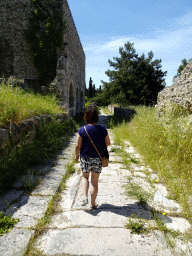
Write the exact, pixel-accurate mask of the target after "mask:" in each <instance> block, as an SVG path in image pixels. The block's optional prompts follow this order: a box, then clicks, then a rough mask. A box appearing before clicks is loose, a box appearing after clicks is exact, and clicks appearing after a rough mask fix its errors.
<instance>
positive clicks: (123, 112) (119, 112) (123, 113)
mask: <svg viewBox="0 0 192 256" xmlns="http://www.w3.org/2000/svg"><path fill="white" fill-rule="evenodd" d="M108 109H109V110H110V111H111V113H113V114H114V116H116V117H121V118H125V119H129V118H130V117H132V116H133V115H134V114H136V111H135V110H134V109H130V108H119V107H114V106H113V105H108Z"/></svg>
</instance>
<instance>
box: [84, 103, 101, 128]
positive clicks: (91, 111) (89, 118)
mask: <svg viewBox="0 0 192 256" xmlns="http://www.w3.org/2000/svg"><path fill="white" fill-rule="evenodd" d="M84 120H85V122H86V123H88V124H92V123H97V122H98V120H99V115H98V112H97V110H96V109H95V107H94V106H92V105H90V106H89V107H88V108H87V109H86V111H85V115H84Z"/></svg>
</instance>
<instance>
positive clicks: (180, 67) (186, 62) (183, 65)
mask: <svg viewBox="0 0 192 256" xmlns="http://www.w3.org/2000/svg"><path fill="white" fill-rule="evenodd" d="M191 60H192V59H189V60H188V61H187V60H186V59H183V60H182V61H181V63H182V64H181V65H180V66H179V68H178V70H177V75H175V76H174V77H173V80H174V78H177V77H180V75H181V72H182V71H183V69H184V68H185V67H186V66H187V64H188V63H189V62H190V61H191Z"/></svg>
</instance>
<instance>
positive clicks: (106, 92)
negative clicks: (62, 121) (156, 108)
mask: <svg viewBox="0 0 192 256" xmlns="http://www.w3.org/2000/svg"><path fill="white" fill-rule="evenodd" d="M133 45H134V43H130V42H127V43H125V45H124V48H123V47H120V48H119V54H120V57H113V60H114V61H111V60H108V62H109V65H110V66H111V67H113V68H114V70H107V71H106V72H105V73H106V75H107V76H108V77H109V81H110V82H104V81H101V82H102V83H103V88H104V89H103V90H102V92H101V94H100V95H98V97H99V98H100V99H101V102H102V101H103V100H104V99H105V100H106V104H109V103H116V102H120V103H121V105H122V106H125V105H127V104H132V105H138V104H144V105H149V104H154V103H155V102H156V101H157V94H158V92H159V91H161V90H162V89H163V88H164V87H165V79H164V76H165V75H166V73H167V71H165V72H163V71H161V68H162V65H161V59H160V60H154V61H152V59H153V56H154V54H153V52H152V51H151V52H149V53H148V58H145V55H144V53H143V54H142V55H141V56H140V57H139V56H138V54H136V50H135V49H134V47H133ZM96 103H97V104H98V102H96ZM104 106H106V105H105V104H104Z"/></svg>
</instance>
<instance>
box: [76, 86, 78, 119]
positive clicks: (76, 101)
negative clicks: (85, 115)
mask: <svg viewBox="0 0 192 256" xmlns="http://www.w3.org/2000/svg"><path fill="white" fill-rule="evenodd" d="M77 114H79V89H78V88H77V90H76V115H77Z"/></svg>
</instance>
